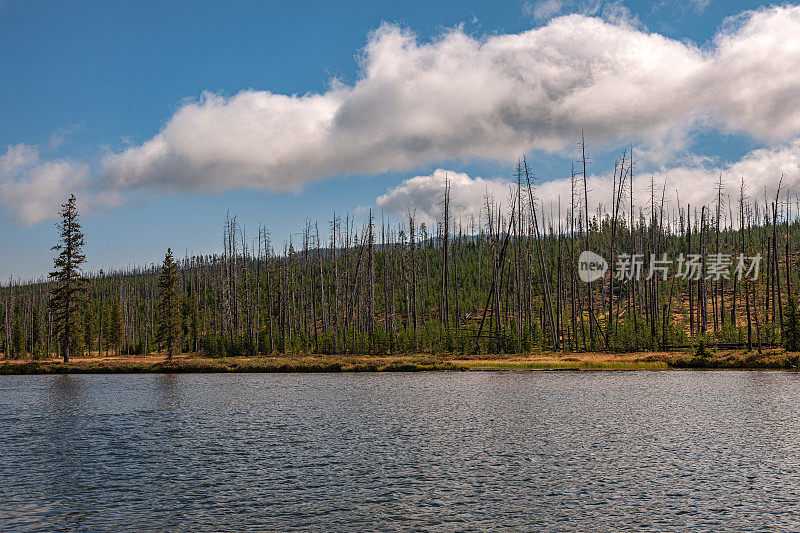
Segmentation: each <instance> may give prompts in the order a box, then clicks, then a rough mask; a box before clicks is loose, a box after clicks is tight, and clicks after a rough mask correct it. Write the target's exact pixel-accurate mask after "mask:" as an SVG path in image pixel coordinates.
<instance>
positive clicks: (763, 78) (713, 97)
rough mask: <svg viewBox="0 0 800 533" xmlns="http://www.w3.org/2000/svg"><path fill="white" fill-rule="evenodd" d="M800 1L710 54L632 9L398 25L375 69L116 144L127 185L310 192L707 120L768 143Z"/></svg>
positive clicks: (664, 138) (780, 106) (224, 104)
mask: <svg viewBox="0 0 800 533" xmlns="http://www.w3.org/2000/svg"><path fill="white" fill-rule="evenodd" d="M797 64H800V7H774V8H770V9H762V10H758V11H752V12H747V13H745V14H743V15H741V16H740V17H738V18H737V19H736V20H730V21H728V22H727V23H726V24H725V25H724V27H723V29H721V30H720V31H719V33H718V34H717V36H716V37H715V39H714V41H713V43H712V44H711V45H710V47H709V48H707V49H701V48H699V47H698V46H696V45H694V44H692V43H689V42H682V41H677V40H673V39H669V38H667V37H664V36H662V35H658V34H654V33H648V32H646V31H643V30H642V29H639V28H637V27H635V26H633V25H631V24H629V23H627V22H625V21H624V20H618V21H616V22H610V21H607V20H602V19H600V18H593V17H589V16H585V15H577V14H573V15H568V16H563V17H559V18H555V19H553V20H551V21H550V22H549V23H548V24H547V25H546V26H543V27H541V28H537V29H532V30H530V31H526V32H523V33H520V34H507V35H494V36H490V37H487V38H483V39H476V38H474V37H471V36H469V35H466V34H465V33H463V32H462V31H461V30H460V29H454V30H452V31H449V32H447V33H445V34H444V35H442V36H441V37H440V38H439V39H437V40H435V41H433V42H430V43H424V42H419V41H418V40H417V39H416V37H415V36H414V34H412V33H411V32H409V31H407V30H404V29H401V28H399V27H397V26H392V25H384V26H382V27H381V28H380V29H378V30H377V31H375V32H374V33H373V34H372V35H371V36H370V39H369V42H368V44H367V46H366V48H365V49H364V51H363V56H362V58H361V74H360V77H359V79H358V80H357V81H356V82H355V83H354V84H353V85H351V86H349V85H343V84H341V83H338V82H335V81H334V83H333V84H332V88H331V89H330V90H329V91H327V92H325V93H323V94H306V95H300V96H287V95H280V94H273V93H270V92H265V91H252V90H250V91H243V92H241V93H239V94H237V95H235V96H232V97H229V98H226V97H222V96H218V95H213V94H206V95H204V96H203V97H202V98H201V99H200V100H199V101H197V102H194V103H190V104H188V105H185V106H184V107H182V108H181V109H180V110H179V111H178V112H177V113H176V114H175V115H174V116H173V117H172V118H171V119H170V120H169V121H168V122H167V123H166V125H165V127H164V128H163V130H162V131H161V132H159V133H158V134H157V135H156V136H155V137H153V138H152V139H150V140H148V141H146V142H145V143H143V144H142V145H140V146H135V147H132V148H129V149H127V150H125V151H123V152H121V153H116V154H111V155H109V156H108V157H107V158H106V160H105V162H104V169H103V176H104V180H106V181H107V182H108V183H110V184H112V185H113V186H115V187H118V188H137V187H155V188H161V189H166V190H210V191H216V190H226V189H231V188H238V187H247V188H253V189H263V190H272V191H285V190H296V189H298V188H299V187H301V186H302V185H303V184H304V183H306V182H309V181H312V180H319V179H324V178H327V177H330V176H335V175H340V174H374V173H382V172H387V171H403V170H409V169H412V168H415V167H419V166H422V165H425V164H430V163H433V162H443V161H448V160H459V159H474V158H483V159H491V160H500V161H513V160H515V159H516V158H517V157H518V156H519V155H520V154H522V153H525V152H528V151H530V150H543V151H547V152H559V151H564V150H567V149H569V148H570V147H572V146H574V142H575V140H576V137H577V136H578V135H579V133H580V131H581V129H583V130H585V132H586V136H587V138H589V139H591V140H592V142H593V144H594V145H595V146H597V145H598V144H602V146H606V147H611V146H615V145H617V143H620V142H625V143H628V142H634V143H637V144H642V145H645V146H652V145H660V144H665V143H666V144H670V143H672V144H674V139H673V137H675V136H681V135H685V133H686V132H687V131H689V130H691V129H692V128H696V127H698V126H699V125H701V126H704V127H711V128H716V129H717V130H720V131H723V132H743V133H745V134H748V135H750V136H752V137H754V138H757V139H760V140H763V141H764V142H770V143H774V142H786V141H789V140H791V138H793V137H794V136H795V135H797V134H798V133H800V70H798V69H793V68H789V66H790V65H797Z"/></svg>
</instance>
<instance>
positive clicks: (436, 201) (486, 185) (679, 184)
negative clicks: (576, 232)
mask: <svg viewBox="0 0 800 533" xmlns="http://www.w3.org/2000/svg"><path fill="white" fill-rule="evenodd" d="M720 175H722V177H723V182H724V189H723V196H724V197H725V202H726V203H727V198H728V197H730V199H731V201H732V202H733V205H734V206H735V205H736V203H737V202H738V198H739V187H740V185H741V180H742V178H744V180H745V194H746V195H748V196H749V197H750V198H751V199H752V198H753V196H756V197H757V198H759V199H761V198H762V197H763V195H764V193H765V192H766V194H767V197H768V198H774V196H775V192H776V189H777V186H778V182H779V180H780V179H781V178H782V179H783V181H782V189H781V191H782V192H781V198H782V199H783V198H785V195H786V194H787V193H788V194H790V195H791V197H792V199H793V201H794V199H795V198H797V197H798V196H800V140H797V141H794V142H792V143H791V144H789V145H786V146H782V147H779V148H775V149H759V150H754V151H752V152H750V153H749V154H747V155H746V156H745V157H743V158H742V159H740V160H739V161H736V162H733V163H729V164H727V165H722V166H714V165H707V166H694V167H689V166H679V167H675V168H670V169H667V170H661V171H658V172H654V173H647V174H643V175H639V176H636V175H635V176H634V188H633V192H634V211H635V214H636V215H637V216H638V212H639V209H640V208H643V209H644V211H645V213H647V212H649V211H648V210H649V204H650V184H651V178H652V182H653V183H654V184H655V189H656V192H655V197H656V199H658V198H660V197H661V193H662V191H664V197H665V206H667V207H677V202H678V200H680V206H681V207H686V205H687V204H691V205H692V206H693V207H698V208H699V207H700V206H701V205H710V204H712V203H714V202H716V187H717V181H718V179H719V176H720ZM445 176H449V178H450V190H451V198H452V205H453V213H454V218H455V219H456V220H459V219H460V220H461V221H462V222H464V223H466V222H468V221H469V220H470V217H473V216H474V217H475V219H476V220H478V219H479V218H480V217H483V220H484V221H485V220H486V217H485V201H484V197H485V196H486V195H489V196H490V197H492V198H494V200H495V201H497V202H501V203H503V205H505V206H506V208H508V206H509V205H510V200H509V198H508V194H509V191H510V190H511V189H512V188H514V187H516V185H515V184H514V183H512V182H511V181H510V180H507V179H491V180H487V179H483V178H479V177H475V178H471V177H469V176H468V175H466V174H463V173H458V172H453V171H448V170H443V169H437V170H436V171H435V172H433V173H432V174H430V175H427V176H416V177H413V178H410V179H407V180H405V181H403V182H402V183H401V184H400V185H398V186H397V187H394V188H392V189H390V190H389V191H387V192H386V194H384V195H382V196H379V197H378V198H377V200H376V202H375V204H376V206H377V207H378V208H381V209H385V210H386V211H388V212H390V213H393V214H395V215H397V216H399V217H403V216H405V214H406V213H407V212H409V211H412V212H415V213H416V215H417V218H418V219H419V220H421V221H424V222H426V223H428V224H430V223H432V222H434V221H437V220H440V219H441V211H442V208H441V203H440V199H441V197H442V193H443V191H444V184H445ZM577 183H578V187H577V189H576V191H575V194H576V197H575V200H576V202H581V201H582V193H583V183H582V181H580V177H578V182H577ZM665 184H666V185H665ZM627 186H628V185H626V187H627ZM587 187H588V190H589V210H590V215H591V213H592V212H594V211H595V210H596V208H597V206H598V205H600V204H603V205H604V206H606V210H608V209H609V208H610V206H611V196H612V187H613V181H612V177H611V176H608V175H601V176H590V177H589V180H588V183H587ZM571 189H572V186H571V181H570V179H569V178H562V179H555V180H551V181H547V182H544V183H541V184H538V185H537V186H536V189H535V195H536V199H537V201H539V202H542V203H544V205H545V206H546V208H547V209H548V210H549V209H550V207H552V208H553V212H554V213H556V212H557V211H558V205H559V202H560V204H561V210H562V214H566V212H567V211H568V210H569V206H570V199H571V195H572V190H571ZM628 191H629V189H628ZM625 198H626V201H625V202H624V205H623V206H622V211H623V212H625V213H629V212H630V209H629V208H628V206H629V205H630V204H629V203H628V200H627V198H628V195H627V194H626V196H625ZM759 201H760V200H759ZM657 202H658V200H657ZM580 205H582V204H580ZM734 211H735V209H734ZM734 218H735V217H734Z"/></svg>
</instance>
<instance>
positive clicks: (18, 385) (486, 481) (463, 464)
mask: <svg viewBox="0 0 800 533" xmlns="http://www.w3.org/2000/svg"><path fill="white" fill-rule="evenodd" d="M502 528H508V529H514V530H532V529H547V530H594V531H597V530H625V529H631V530H658V531H663V530H666V529H691V530H714V531H719V530H731V531H733V530H744V529H748V530H752V529H762V530H765V531H776V530H794V531H797V530H798V529H800V373H789V372H642V371H638V372H470V373H410V374H405V373H388V374H178V375H71V376H0V530H12V531H16V530H20V531H28V530H41V531H73V530H76V531H77V530H80V531H97V530H108V531H114V530H117V531H118V530H120V529H124V530H170V531H181V530H183V531H196V530H215V531H220V530H232V529H237V530H238V529H242V530H254V531H263V530H298V529H313V530H325V531H357V530H389V531H391V530H420V529H424V530H441V531H452V530H473V531H484V530H488V529H502Z"/></svg>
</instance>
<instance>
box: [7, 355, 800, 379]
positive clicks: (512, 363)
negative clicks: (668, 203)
mask: <svg viewBox="0 0 800 533" xmlns="http://www.w3.org/2000/svg"><path fill="white" fill-rule="evenodd" d="M796 369H798V354H797V353H787V352H785V351H784V350H780V349H773V350H765V351H764V353H763V354H760V355H759V354H758V353H756V352H755V351H753V352H744V351H741V350H729V351H720V352H717V353H714V354H712V355H709V356H707V357H698V356H696V355H695V354H694V353H691V352H636V353H625V354H616V353H594V352H593V353H570V354H562V353H537V354H525V355H518V354H517V355H514V354H511V355H480V356H463V355H456V354H449V355H438V356H432V355H395V356H366V355H361V356H358V355H344V356H331V355H280V356H261V357H226V358H210V357H201V356H198V355H197V354H183V355H180V356H176V357H175V358H174V359H173V360H172V361H167V360H166V357H165V356H163V355H151V356H147V357H143V356H109V357H97V356H94V357H78V358H74V359H73V360H71V361H70V362H69V363H63V362H62V361H61V360H59V359H0V375H32V374H152V373H214V372H216V373H230V372H262V373H336V372H426V371H498V370H509V371H511V370H522V371H533V370H548V371H576V370H577V371H583V370H589V371H593V370H796Z"/></svg>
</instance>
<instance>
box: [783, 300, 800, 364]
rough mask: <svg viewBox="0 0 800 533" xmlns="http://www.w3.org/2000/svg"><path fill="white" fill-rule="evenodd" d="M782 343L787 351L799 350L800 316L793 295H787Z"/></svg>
mask: <svg viewBox="0 0 800 533" xmlns="http://www.w3.org/2000/svg"><path fill="white" fill-rule="evenodd" d="M783 345H784V347H785V348H786V350H787V351H790V352H797V351H800V316H798V313H797V303H796V302H795V300H794V296H792V295H791V294H790V295H789V305H788V308H787V310H786V314H785V316H784V324H783Z"/></svg>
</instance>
